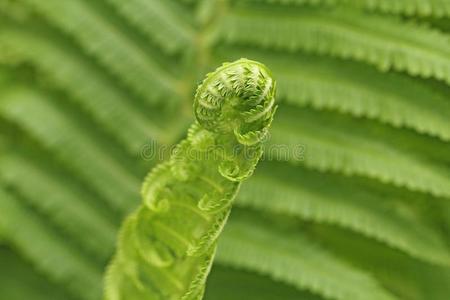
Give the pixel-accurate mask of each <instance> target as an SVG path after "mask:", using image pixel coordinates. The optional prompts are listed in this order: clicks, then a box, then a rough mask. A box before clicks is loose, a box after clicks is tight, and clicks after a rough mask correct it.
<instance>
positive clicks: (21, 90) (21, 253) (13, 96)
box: [0, 0, 450, 300]
mask: <svg viewBox="0 0 450 300" xmlns="http://www.w3.org/2000/svg"><path fill="white" fill-rule="evenodd" d="M449 15H450V1H449V0H397V1H391V0H245V1H240V0H163V1H161V0H129V1H119V0H65V1H59V0H45V1H41V0H0V241H1V244H2V245H5V246H4V247H5V249H7V250H4V251H3V250H2V251H0V262H1V267H0V281H1V284H4V286H7V287H9V286H10V287H12V289H7V288H6V287H5V288H2V287H3V286H0V299H8V300H22V299H27V298H30V299H40V298H43V299H55V300H56V299H61V300H62V299H74V300H76V299H86V300H99V299H101V297H102V278H103V274H104V271H105V267H106V265H107V262H108V261H109V260H110V259H111V257H112V255H113V253H114V251H115V245H116V242H115V240H116V236H117V232H118V229H119V227H120V224H121V223H122V221H123V219H124V218H125V216H126V215H128V214H129V213H130V212H131V211H133V210H134V209H136V208H137V206H138V204H139V200H140V196H139V189H140V186H141V183H142V182H143V180H144V177H145V174H147V173H148V172H149V171H150V170H151V169H152V168H153V167H154V166H155V165H157V164H159V163H161V162H163V161H167V159H168V157H169V152H170V151H169V150H170V149H169V147H170V146H173V145H175V144H177V143H178V142H180V141H181V140H182V139H184V138H185V135H186V131H187V129H188V127H189V125H190V124H192V122H193V114H192V105H193V99H194V94H195V89H196V87H197V85H198V83H199V82H200V81H201V80H202V79H203V77H204V74H206V73H207V72H211V71H213V70H214V69H215V68H216V67H217V66H218V65H219V64H221V63H222V62H224V61H234V60H236V59H238V58H241V57H247V58H248V59H252V60H257V61H261V62H262V63H264V64H265V65H266V66H267V67H268V68H269V69H270V70H272V72H273V76H274V78H276V79H277V89H278V94H277V95H278V97H277V102H278V103H279V109H278V112H277V115H276V118H275V120H274V122H273V125H272V128H271V135H270V138H269V139H268V146H267V149H266V152H265V155H264V157H263V162H262V163H261V164H260V167H258V168H257V169H256V171H255V174H254V175H253V176H252V177H251V178H250V179H249V180H248V181H247V182H246V184H245V185H243V186H242V189H241V192H240V193H239V196H238V197H237V199H236V203H235V204H236V207H237V208H236V209H233V213H232V214H231V219H230V221H229V222H228V225H229V227H227V229H226V230H225V231H224V232H223V235H222V236H221V238H220V239H219V244H218V245H219V246H218V255H217V259H216V260H215V265H214V266H213V271H212V277H211V278H210V281H211V282H210V283H211V284H209V282H207V291H206V296H205V299H207V300H228V299H229V300H234V299H238V300H239V299H264V300H266V299H265V298H267V300H268V299H314V300H315V299H345V300H348V299H352V300H353V299H355V300H358V299H359V300H364V299H367V300H369V299H404V300H429V299H432V300H447V298H448V295H449V294H450V291H449V287H450V277H449V273H450V267H449V257H450V251H449V246H450V239H449V236H450V202H449V201H450V179H449V178H450V143H449V141H450V121H449V120H450V102H449V98H450V89H449V81H450V80H449V79H450V42H449V41H450V32H449V28H450V25H449V24H450V23H449ZM243 237H244V238H243ZM274 241H276V242H274ZM2 249H3V248H2ZM216 267H218V269H217V271H218V273H214V270H215V269H216ZM9 270H17V272H13V273H11V272H10V271H9ZM215 274H216V275H215ZM9 275H11V276H9ZM258 286H259V287H261V288H258ZM15 287H21V289H20V290H19V289H18V288H15ZM2 292H3V293H4V294H2ZM28 295H33V296H28ZM349 295H351V296H349ZM264 297H265V298H264Z"/></svg>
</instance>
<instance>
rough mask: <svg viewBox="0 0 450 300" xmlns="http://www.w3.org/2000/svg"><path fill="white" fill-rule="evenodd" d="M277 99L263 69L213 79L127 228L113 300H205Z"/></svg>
mask: <svg viewBox="0 0 450 300" xmlns="http://www.w3.org/2000/svg"><path fill="white" fill-rule="evenodd" d="M274 96H275V82H274V81H273V79H272V77H271V74H270V72H269V71H268V70H267V68H266V67H265V66H263V65H262V64H260V63H257V62H254V61H250V60H246V59H241V60H238V61H236V62H233V63H229V64H224V65H223V66H222V67H220V68H218V69H217V70H216V71H215V72H214V73H210V74H208V76H207V78H206V79H205V80H204V81H203V83H202V84H201V85H200V86H199V87H198V90H197V93H196V96H195V103H194V112H195V115H196V119H197V121H196V122H195V123H194V124H193V125H192V126H191V128H190V129H189V132H188V137H187V139H185V140H183V141H181V142H180V143H179V144H178V145H177V147H176V148H175V151H174V152H173V155H172V157H171V159H170V160H169V161H168V162H166V163H163V164H161V165H159V166H158V167H156V168H155V169H154V170H153V171H152V172H151V173H150V174H149V176H148V177H147V179H146V181H145V183H144V185H143V189H142V197H143V203H142V205H141V206H140V207H139V208H138V209H137V211H136V212H134V213H133V214H132V215H130V216H129V217H128V219H127V220H126V221H125V223H124V224H123V226H122V230H121V234H120V238H119V244H118V251H117V253H116V256H115V258H114V260H113V262H112V263H111V265H110V267H109V271H108V273H107V276H106V283H105V296H106V299H107V300H122V299H126V300H138V299H173V300H175V299H176V300H179V299H185V300H194V299H201V298H202V297H203V293H204V288H205V285H204V283H205V281H206V277H207V275H208V273H209V270H210V268H211V264H212V260H213V257H214V253H215V249H216V241H217V237H218V235H219V234H220V232H221V231H222V228H223V227H224V225H225V222H226V220H227V218H228V216H229V214H230V210H231V205H232V202H233V200H234V198H235V195H236V193H237V191H238V189H239V186H240V183H241V181H243V180H244V179H246V178H247V177H249V176H250V175H251V174H252V173H253V170H254V169H255V167H256V164H257V163H258V161H259V159H260V157H261V155H262V146H263V141H264V139H265V137H266V135H267V133H268V128H269V126H270V123H271V121H272V118H273V115H274V113H275V110H276V106H275V103H274V101H275V98H274Z"/></svg>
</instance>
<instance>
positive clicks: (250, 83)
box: [194, 58, 276, 145]
mask: <svg viewBox="0 0 450 300" xmlns="http://www.w3.org/2000/svg"><path fill="white" fill-rule="evenodd" d="M275 91H276V84H275V81H274V80H273V78H272V74H271V72H270V70H269V69H268V68H267V67H266V66H264V65H263V64H261V63H259V62H256V61H252V60H249V59H245V58H241V59H239V60H237V61H235V62H231V63H224V64H223V65H222V66H220V67H219V68H217V69H216V70H215V71H214V72H212V73H209V74H208V75H207V76H206V78H205V80H204V81H203V82H202V83H201V84H200V85H199V87H198V89H197V92H196V95H195V100H194V113H195V116H196V119H197V121H198V123H199V124H200V125H201V126H202V127H203V128H205V129H207V130H209V131H212V132H217V133H234V135H235V137H236V139H237V140H238V142H239V143H241V144H246V145H250V144H256V143H258V142H260V141H262V140H263V139H264V137H265V134H266V132H267V128H268V127H269V126H270V123H271V120H272V117H273V114H274V113H275V110H276V105H275Z"/></svg>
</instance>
